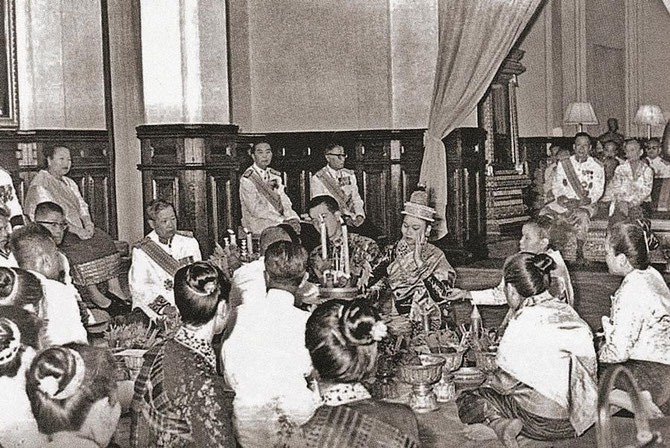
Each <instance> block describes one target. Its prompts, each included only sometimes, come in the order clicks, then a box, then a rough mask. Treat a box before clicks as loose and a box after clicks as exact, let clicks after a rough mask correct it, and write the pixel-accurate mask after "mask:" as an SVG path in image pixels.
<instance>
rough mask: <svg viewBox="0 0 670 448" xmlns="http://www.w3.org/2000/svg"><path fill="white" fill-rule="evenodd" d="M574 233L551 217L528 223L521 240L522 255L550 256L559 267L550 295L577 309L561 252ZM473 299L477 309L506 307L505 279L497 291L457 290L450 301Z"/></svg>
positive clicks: (554, 275) (497, 287)
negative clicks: (483, 306) (571, 233)
mask: <svg viewBox="0 0 670 448" xmlns="http://www.w3.org/2000/svg"><path fill="white" fill-rule="evenodd" d="M569 231H570V230H569V229H568V228H567V226H565V225H564V224H562V223H561V222H558V223H554V221H553V220H552V219H551V218H549V217H548V216H539V217H538V218H536V219H535V220H534V221H528V222H527V223H525V224H524V225H523V227H522V228H521V239H520V240H519V251H520V252H529V253H533V254H542V253H544V254H547V255H549V256H550V257H551V258H552V259H553V260H554V263H556V267H555V268H554V269H553V270H552V271H551V274H550V275H551V286H550V287H549V292H550V293H551V294H552V295H553V296H554V297H556V298H557V299H559V300H560V301H561V302H565V303H567V304H568V305H570V306H574V291H573V289H572V281H571V280H570V273H569V272H568V268H567V266H566V265H565V261H564V260H563V256H562V255H561V251H560V250H559V249H560V248H561V247H563V244H565V240H566V238H567V233H568V232H569ZM457 299H469V300H471V301H472V304H473V305H505V304H507V297H506V295H505V279H504V278H503V279H501V280H500V284H498V286H496V287H494V288H489V289H483V290H479V291H463V290H460V289H455V290H454V292H453V293H452V294H451V295H450V296H449V300H457Z"/></svg>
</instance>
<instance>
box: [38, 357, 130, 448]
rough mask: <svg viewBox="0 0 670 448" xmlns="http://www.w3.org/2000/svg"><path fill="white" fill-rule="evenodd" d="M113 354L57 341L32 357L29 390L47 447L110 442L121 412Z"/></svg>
mask: <svg viewBox="0 0 670 448" xmlns="http://www.w3.org/2000/svg"><path fill="white" fill-rule="evenodd" d="M114 369H115V365H114V360H113V359H112V355H111V354H110V353H109V352H108V351H107V350H105V349H100V348H95V347H89V346H87V345H72V346H71V347H63V346H54V347H50V348H48V349H46V350H44V351H43V352H41V353H40V354H39V355H37V357H36V358H35V359H34V360H33V363H32V365H31V366H30V370H29V371H28V374H27V375H26V392H27V394H28V399H29V400H30V405H31V407H32V410H33V415H34V416H35V420H37V427H38V428H39V430H40V432H41V433H42V434H46V435H47V436H48V438H49V444H47V445H46V446H49V447H63V448H65V447H68V448H70V447H77V448H88V447H91V448H98V447H106V446H107V445H108V444H109V441H110V440H111V438H112V436H113V435H114V432H115V431H116V426H117V424H118V422H119V417H120V416H121V405H120V404H119V403H118V401H117V400H116V381H115V379H114V373H113V372H114Z"/></svg>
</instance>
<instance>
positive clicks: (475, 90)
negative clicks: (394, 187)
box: [420, 0, 542, 239]
mask: <svg viewBox="0 0 670 448" xmlns="http://www.w3.org/2000/svg"><path fill="white" fill-rule="evenodd" d="M541 3H542V0H439V8H438V9H439V12H438V14H439V17H438V20H439V37H438V56H437V70H436V72H435V82H434V84H433V101H432V104H431V108H430V118H429V120H428V130H427V131H426V135H425V138H424V144H425V151H424V156H423V161H422V164H421V176H420V179H421V180H420V181H421V183H423V184H425V185H426V187H427V189H428V191H429V194H430V197H431V199H432V201H434V203H435V208H436V210H437V213H438V220H437V221H436V225H435V226H434V228H433V235H432V236H433V238H434V239H439V238H442V237H443V236H444V235H446V233H447V222H446V206H447V160H446V159H447V156H446V152H445V148H444V144H443V143H442V139H443V138H444V137H446V136H447V135H449V133H450V132H451V131H453V130H454V129H455V128H456V126H458V124H459V123H461V122H462V121H463V120H464V119H465V118H466V117H467V116H468V114H469V113H470V112H472V110H473V109H474V107H475V106H476V105H477V103H478V102H479V100H480V99H481V98H482V97H483V96H484V93H486V89H487V88H488V87H489V85H490V84H491V81H493V77H494V76H495V74H496V71H497V70H498V68H499V67H500V64H502V62H503V60H504V59H505V56H507V54H508V53H509V51H510V50H511V49H512V45H514V43H515V42H516V41H517V39H518V38H519V36H520V35H521V32H522V31H523V29H524V28H525V27H526V25H527V24H528V21H529V20H530V19H531V17H532V16H533V14H534V13H535V11H536V10H537V8H538V7H539V5H540V4H541Z"/></svg>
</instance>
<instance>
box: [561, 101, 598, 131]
mask: <svg viewBox="0 0 670 448" xmlns="http://www.w3.org/2000/svg"><path fill="white" fill-rule="evenodd" d="M563 122H564V123H565V124H576V125H577V127H578V129H579V131H578V132H583V131H584V125H585V124H598V118H596V114H595V112H593V106H591V103H570V104H568V107H567V109H565V115H564V116H563Z"/></svg>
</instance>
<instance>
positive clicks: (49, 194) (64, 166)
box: [25, 146, 127, 308]
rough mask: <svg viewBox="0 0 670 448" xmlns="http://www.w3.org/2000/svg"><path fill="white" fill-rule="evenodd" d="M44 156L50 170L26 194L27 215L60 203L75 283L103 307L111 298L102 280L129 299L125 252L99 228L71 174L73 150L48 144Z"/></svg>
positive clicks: (64, 245)
mask: <svg viewBox="0 0 670 448" xmlns="http://www.w3.org/2000/svg"><path fill="white" fill-rule="evenodd" d="M44 156H45V157H46V164H47V166H46V169H43V170H40V172H39V173H37V175H36V176H35V178H34V179H33V181H32V182H31V183H30V187H29V188H28V192H27V193H26V198H25V210H26V214H27V215H28V216H30V219H32V220H33V221H34V220H35V208H36V207H37V205H38V204H40V203H42V202H53V203H55V204H58V205H59V206H60V207H61V208H62V209H63V212H64V213H65V220H66V228H67V233H66V234H65V237H64V238H63V242H62V244H61V245H60V250H62V251H63V253H65V256H66V257H67V258H68V260H69V261H70V266H71V269H72V281H73V283H74V284H75V285H81V286H85V287H86V290H87V292H88V293H89V296H90V298H91V300H92V301H93V302H94V303H95V304H96V305H98V306H99V307H101V308H107V307H109V305H110V304H111V299H110V298H109V297H106V296H105V295H104V294H102V293H101V292H100V291H99V290H98V288H97V284H99V283H103V282H107V283H108V285H109V292H110V293H111V295H112V296H116V297H117V298H119V299H121V300H122V301H127V297H126V293H124V291H123V288H122V287H121V284H120V282H119V274H120V271H121V255H120V254H119V252H118V251H117V249H116V246H115V245H114V241H113V240H112V238H111V237H110V236H109V235H108V234H106V233H105V232H103V231H102V230H100V229H99V228H97V227H95V225H94V224H93V220H92V219H91V214H90V212H89V209H88V204H87V203H86V201H85V200H84V198H83V197H82V195H81V192H80V191H79V187H78V186H77V183H76V182H75V181H73V180H72V179H70V178H69V177H68V176H67V173H69V172H70V168H71V167H72V159H71V158H70V150H69V149H68V148H66V147H64V146H56V147H48V148H45V149H44ZM56 224H58V225H61V223H56Z"/></svg>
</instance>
